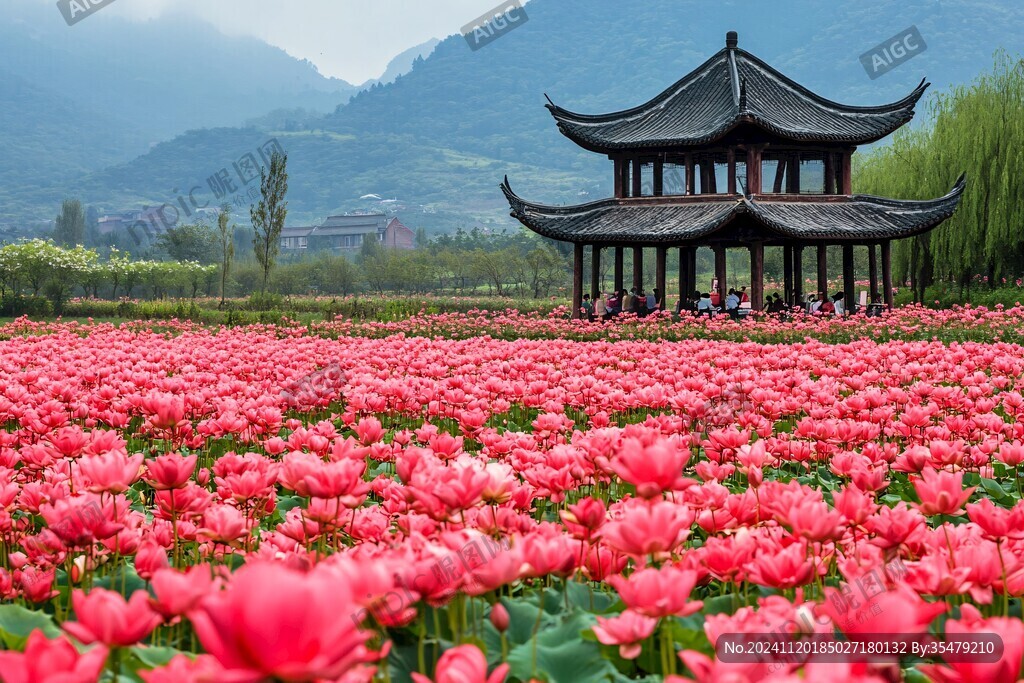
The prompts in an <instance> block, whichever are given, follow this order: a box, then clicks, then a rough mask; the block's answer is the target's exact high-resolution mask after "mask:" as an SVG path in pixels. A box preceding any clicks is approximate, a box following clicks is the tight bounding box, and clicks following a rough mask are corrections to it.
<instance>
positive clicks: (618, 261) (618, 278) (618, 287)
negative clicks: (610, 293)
mask: <svg viewBox="0 0 1024 683" xmlns="http://www.w3.org/2000/svg"><path fill="white" fill-rule="evenodd" d="M622 261H623V258H622V247H615V280H614V282H613V283H612V286H613V287H615V293H616V294H618V293H619V292H621V291H622Z"/></svg>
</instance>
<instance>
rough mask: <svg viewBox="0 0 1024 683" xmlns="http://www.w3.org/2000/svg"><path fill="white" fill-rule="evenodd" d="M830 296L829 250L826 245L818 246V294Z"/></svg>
mask: <svg viewBox="0 0 1024 683" xmlns="http://www.w3.org/2000/svg"><path fill="white" fill-rule="evenodd" d="M822 292H824V293H825V296H828V250H827V249H826V248H825V245H824V244H819V245H818V294H819V295H820V294H821V293H822Z"/></svg>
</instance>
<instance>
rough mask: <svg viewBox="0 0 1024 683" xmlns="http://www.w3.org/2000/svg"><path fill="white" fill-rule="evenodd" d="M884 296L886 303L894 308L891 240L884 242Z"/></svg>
mask: <svg viewBox="0 0 1024 683" xmlns="http://www.w3.org/2000/svg"><path fill="white" fill-rule="evenodd" d="M882 296H883V298H884V299H885V305H886V306H888V307H889V308H892V307H893V297H892V245H891V244H890V243H889V240H886V241H884V242H882Z"/></svg>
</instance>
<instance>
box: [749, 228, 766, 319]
mask: <svg viewBox="0 0 1024 683" xmlns="http://www.w3.org/2000/svg"><path fill="white" fill-rule="evenodd" d="M750 308H751V309H752V310H754V311H758V312H760V311H763V310H764V242H754V243H753V244H751V245H750Z"/></svg>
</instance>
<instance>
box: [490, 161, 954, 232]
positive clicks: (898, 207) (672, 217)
mask: <svg viewBox="0 0 1024 683" xmlns="http://www.w3.org/2000/svg"><path fill="white" fill-rule="evenodd" d="M965 182H966V181H965V177H964V176H963V175H961V176H960V178H959V179H958V180H957V182H956V184H955V185H954V186H953V189H952V190H950V192H949V193H948V194H946V195H945V196H943V197H940V198H938V199H931V200H924V201H917V200H899V199H886V198H883V197H874V196H871V195H852V196H849V197H847V196H827V195H821V198H810V197H807V196H802V197H799V198H795V199H783V198H779V199H774V200H773V199H771V198H765V195H761V199H754V198H749V197H742V196H739V195H706V197H707V199H706V200H705V199H702V200H694V199H693V198H692V197H685V198H680V197H675V198H673V197H659V198H658V200H659V201H657V202H653V201H643V200H641V201H638V200H635V199H633V200H630V199H622V200H620V199H604V200H601V201H597V202H591V203H589V204H580V205H577V206H545V205H543V204H535V203H532V202H528V201H526V200H524V199H522V198H521V197H519V196H518V195H516V193H515V192H513V191H512V187H511V186H510V185H509V183H508V178H505V182H504V183H502V185H501V190H502V192H504V193H505V197H506V198H507V199H508V202H509V206H510V207H511V209H512V211H511V215H512V217H513V218H516V219H517V220H519V222H521V223H522V224H523V225H525V226H526V227H528V228H529V229H530V230H533V231H534V232H536V233H537V234H539V235H543V236H544V237H550V238H552V239H555V240H559V241H563V242H576V243H587V244H590V243H605V242H607V243H616V242H618V243H622V242H629V243H637V244H665V243H685V242H692V241H699V240H701V239H702V238H705V237H709V236H711V235H712V234H713V233H714V232H716V231H717V230H719V229H720V228H723V227H724V226H725V225H726V224H728V223H729V222H731V221H732V220H733V219H734V218H735V217H736V216H737V215H739V214H748V215H749V216H751V217H752V218H753V219H754V220H756V221H757V222H758V223H760V224H761V225H763V226H764V227H765V228H767V230H768V232H769V236H770V237H775V238H782V239H795V240H828V241H858V242H870V241H875V240H883V239H898V238H901V237H910V236H912V235H916V234H919V233H921V232H925V231H927V230H930V229H931V228H934V227H935V226H936V225H938V224H939V223H941V222H942V221H944V220H946V219H947V218H949V217H950V216H951V215H953V211H955V210H956V207H957V204H958V203H959V201H960V195H961V194H962V193H963V190H964V186H965Z"/></svg>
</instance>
